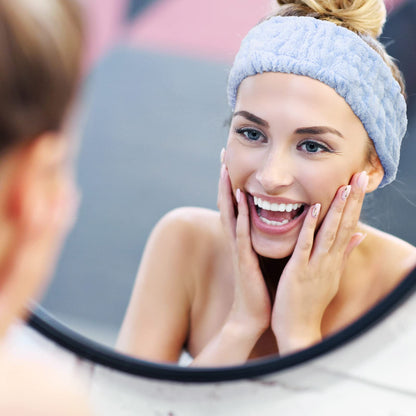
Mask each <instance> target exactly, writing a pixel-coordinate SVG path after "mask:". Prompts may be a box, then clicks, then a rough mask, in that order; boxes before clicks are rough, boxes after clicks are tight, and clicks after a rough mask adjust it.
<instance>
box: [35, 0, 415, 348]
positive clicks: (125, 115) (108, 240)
mask: <svg viewBox="0 0 416 416" xmlns="http://www.w3.org/2000/svg"><path fill="white" fill-rule="evenodd" d="M81 2H82V4H83V6H84V9H85V17H86V22H87V48H86V53H85V59H84V73H85V82H84V86H83V90H82V94H81V97H80V111H79V112H80V118H79V130H80V135H81V137H82V146H81V150H80V154H79V160H78V178H79V185H80V188H81V191H82V195H83V197H82V204H81V208H80V211H79V217H78V221H77V224H76V226H75V228H74V229H73V231H72V233H71V235H70V237H69V239H68V241H67V243H66V246H65V249H64V252H63V255H62V256H61V259H60V262H59V265H58V269H57V272H56V274H55V278H54V280H53V282H52V285H51V286H50V288H49V290H48V292H47V294H46V296H45V297H44V299H43V301H42V303H41V304H42V306H44V307H45V308H46V309H47V310H48V311H49V312H50V313H52V314H53V315H54V316H55V317H56V318H58V319H59V320H61V321H62V322H63V323H64V324H66V325H68V326H69V327H71V328H72V329H74V330H76V331H78V332H80V333H81V334H83V335H85V336H87V337H90V338H92V339H94V340H96V341H99V342H103V343H105V344H107V345H110V346H111V345H113V344H114V342H115V339H116V336H117V332H118V329H119V327H120V324H121V321H122V319H123V316H124V313H125V309H126V307H127V303H128V301H129V297H130V293H131V290H132V286H133V283H134V279H135V276H136V272H137V267H138V265H139V262H140V258H141V255H142V251H143V248H144V245H145V242H146V239H147V237H148V235H149V233H150V231H151V229H152V228H153V226H154V225H155V223H156V222H157V221H158V220H159V219H160V217H161V216H163V215H164V214H165V213H166V212H168V211H169V210H171V209H173V208H176V207H179V206H183V205H193V206H203V207H207V208H212V209H216V194H217V182H218V174H219V155H220V151H221V148H222V147H223V146H224V145H225V143H226V139H227V126H226V124H227V120H228V118H229V116H230V114H231V113H230V110H229V108H228V105H227V101H226V93H225V89H226V81H227V75H228V70H229V67H230V65H231V63H232V60H233V57H234V55H235V53H236V52H237V50H238V46H239V43H240V41H241V39H242V38H243V37H244V35H245V34H246V32H247V31H248V30H249V29H250V28H251V27H252V26H254V25H255V24H256V23H257V22H258V21H259V20H260V19H261V18H262V17H264V16H265V15H266V14H267V13H268V12H269V11H270V9H271V7H273V5H274V2H272V1H270V0H226V1H224V0H210V1H206V0H141V1H140V0H81ZM386 5H387V7H388V10H389V18H388V21H387V24H386V26H385V30H384V34H383V36H382V41H383V42H384V43H385V45H386V46H387V50H388V51H389V53H390V54H392V55H393V56H394V57H395V58H396V59H397V60H398V61H399V66H400V67H401V69H402V71H403V72H404V75H405V78H406V82H407V87H408V88H407V89H408V94H409V112H408V116H409V122H410V123H409V131H408V134H407V137H406V138H405V141H404V144H403V150H402V163H401V166H400V172H399V176H398V179H397V180H396V182H395V183H394V184H392V185H390V186H388V187H387V189H383V190H380V191H376V192H375V193H374V194H372V195H371V197H369V198H368V201H367V203H366V207H365V210H364V214H363V218H364V220H365V221H366V222H368V223H370V224H372V225H375V226H377V227H378V228H381V229H383V230H386V231H388V232H390V233H393V234H395V235H397V236H399V237H401V238H404V239H405V240H407V241H409V242H411V243H412V244H416V221H415V220H414V213H415V212H416V208H415V207H416V205H415V204H416V191H415V178H416V164H415V163H414V155H416V140H415V139H416V137H415V136H416V0H399V1H390V2H388V3H387V2H386ZM161 261H163V258H162V259H161ZM149 319H151V317H149Z"/></svg>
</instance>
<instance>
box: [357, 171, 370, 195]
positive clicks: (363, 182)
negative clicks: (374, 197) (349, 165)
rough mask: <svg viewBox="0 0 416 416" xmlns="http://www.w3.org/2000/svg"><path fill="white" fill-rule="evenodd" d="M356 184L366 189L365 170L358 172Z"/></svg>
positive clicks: (366, 178) (366, 176) (366, 177)
mask: <svg viewBox="0 0 416 416" xmlns="http://www.w3.org/2000/svg"><path fill="white" fill-rule="evenodd" d="M357 184H358V186H359V187H360V188H361V189H362V190H363V191H365V190H366V189H367V185H368V175H367V172H366V171H364V172H361V173H360V176H359V178H358V182H357Z"/></svg>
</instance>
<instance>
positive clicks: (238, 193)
mask: <svg viewBox="0 0 416 416" xmlns="http://www.w3.org/2000/svg"><path fill="white" fill-rule="evenodd" d="M240 192H241V191H240V188H237V190H236V191H235V199H236V200H237V202H238V203H240Z"/></svg>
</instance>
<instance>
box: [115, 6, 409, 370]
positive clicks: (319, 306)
mask: <svg viewBox="0 0 416 416" xmlns="http://www.w3.org/2000/svg"><path fill="white" fill-rule="evenodd" d="M279 3H280V5H281V7H280V8H279V9H278V11H277V13H276V15H275V16H272V17H269V18H267V19H265V20H264V21H263V22H262V23H260V24H259V25H257V26H256V27H255V28H253V29H252V30H251V31H250V32H249V34H248V35H247V37H246V38H245V40H244V41H243V42H242V45H241V49H240V51H239V53H238V55H237V57H236V59H235V62H234V65H233V67H232V69H231V73H230V77H229V85H228V94H229V101H230V104H231V107H232V109H233V111H234V113H233V117H232V121H231V126H230V130H229V136H228V142H227V148H226V150H224V151H223V153H222V155H221V160H222V167H221V174H220V181H219V192H218V206H219V212H216V211H211V210H206V209H200V208H180V209H177V210H175V211H173V212H170V213H169V214H167V215H166V216H165V217H164V218H163V219H162V220H161V221H160V222H159V223H158V225H157V226H156V227H155V229H154V231H153V233H152V235H151V237H150V239H149V241H148V244H147V247H146V250H145V253H144V255H143V259H142V262H141V265H140V269H139V272H138V276H137V280H136V284H135V287H134V290H133V294H132V297H131V301H130V304H129V307H128V310H127V314H126V317H125V320H124V322H123V326H122V329H121V333H120V337H119V340H118V348H119V349H120V350H121V351H123V352H126V353H129V354H132V355H134V356H137V357H140V358H143V359H146V360H152V361H169V362H177V361H178V359H179V357H180V355H181V352H182V351H183V349H186V350H188V352H189V353H190V354H191V356H192V357H193V358H194V359H193V362H192V365H195V366H219V365H233V364H241V363H244V362H246V360H247V359H251V358H260V357H266V356H269V355H271V354H280V355H284V354H288V353H291V352H294V351H297V350H299V349H303V348H306V347H309V346H311V345H313V344H315V343H317V342H319V341H321V340H322V339H323V338H324V337H326V336H328V335H330V334H333V333H334V332H337V331H339V330H341V329H342V328H344V327H345V326H346V325H348V324H350V323H351V322H353V321H354V320H356V319H357V318H359V317H360V316H361V315H362V314H363V313H365V312H366V311H368V310H369V309H370V308H371V307H372V306H374V305H375V304H376V303H377V302H378V301H380V300H381V299H382V298H383V297H384V296H385V295H386V294H388V293H389V292H390V291H391V290H392V289H393V288H394V287H395V286H396V285H397V284H398V283H399V282H400V281H401V280H402V279H403V277H404V276H406V275H407V274H408V272H409V271H410V270H411V269H412V268H413V266H414V264H415V263H416V249H415V248H414V247H413V246H411V245H410V244H408V243H406V242H404V241H401V240H399V239H397V238H395V237H393V236H391V235H388V234H385V233H382V232H381V231H378V230H376V229H374V228H372V227H370V226H367V225H365V224H363V223H361V222H360V221H359V218H360V212H361V207H362V203H363V200H364V196H365V194H366V193H370V192H372V191H374V190H375V189H377V188H378V187H381V186H384V185H386V184H388V183H390V182H392V181H393V180H394V178H395V176H396V172H397V168H398V160H399V151H400V144H401V140H402V137H403V135H404V133H405V130H406V106H405V100H404V91H403V83H402V81H401V78H400V74H399V71H398V69H397V67H396V66H395V65H394V64H393V63H392V61H391V59H390V58H389V56H388V55H387V54H386V53H385V51H384V49H383V48H382V46H381V45H380V44H379V43H378V42H377V40H376V37H377V36H378V35H379V34H380V32H381V27H382V25H383V23H384V20H385V8H384V4H383V2H382V1H379V0H371V1H363V0H351V1H336V0H332V1H331V0H326V1H325V0H321V1H314V0H305V1H300V0H296V1H280V2H279ZM380 258H383V264H381V262H380ZM161 259H163V261H161ZM149 316H152V320H149V319H148V317H149Z"/></svg>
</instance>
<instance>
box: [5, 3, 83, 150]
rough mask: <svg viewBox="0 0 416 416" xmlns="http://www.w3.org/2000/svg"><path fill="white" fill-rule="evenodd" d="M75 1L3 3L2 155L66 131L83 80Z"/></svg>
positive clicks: (80, 19) (77, 14)
mask: <svg viewBox="0 0 416 416" xmlns="http://www.w3.org/2000/svg"><path fill="white" fill-rule="evenodd" d="M82 41H83V31H82V17H81V12H80V10H79V6H78V4H76V3H75V2H74V1H73V0H13V1H10V0H0V152H1V153H3V152H4V151H6V150H8V149H9V148H11V147H13V146H15V145H18V144H19V143H22V142H25V141H28V140H30V139H31V138H34V137H36V136H37V135H39V134H41V133H43V132H45V131H56V130H59V129H60V128H61V124H62V122H63V119H64V116H65V113H66V110H67V108H68V106H69V104H70V102H71V100H72V98H73V95H74V92H75V90H76V86H77V84H78V81H79V78H80V64H81V45H82Z"/></svg>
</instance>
